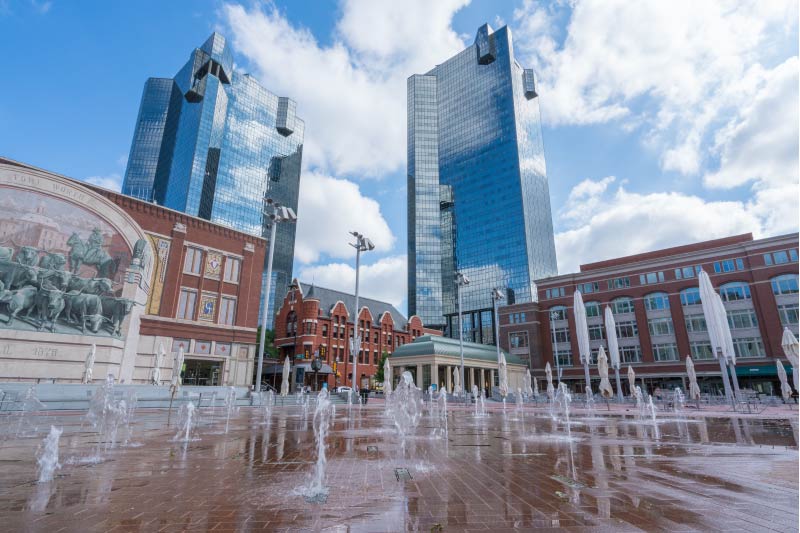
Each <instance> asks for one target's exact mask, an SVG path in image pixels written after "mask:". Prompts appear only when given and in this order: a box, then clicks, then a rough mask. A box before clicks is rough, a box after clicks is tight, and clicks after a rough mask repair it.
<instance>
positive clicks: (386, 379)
mask: <svg viewBox="0 0 800 533" xmlns="http://www.w3.org/2000/svg"><path fill="white" fill-rule="evenodd" d="M390 392H392V367H391V365H390V364H389V359H388V358H387V359H386V361H384V363H383V395H384V396H386V395H387V394H389V393H390Z"/></svg>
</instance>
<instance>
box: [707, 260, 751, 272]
mask: <svg viewBox="0 0 800 533" xmlns="http://www.w3.org/2000/svg"><path fill="white" fill-rule="evenodd" d="M736 270H744V260H742V258H741V257H737V258H736V259H725V260H724V261H716V262H715V263H714V272H716V273H720V272H734V271H736Z"/></svg>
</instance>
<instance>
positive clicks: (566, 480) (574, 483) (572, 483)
mask: <svg viewBox="0 0 800 533" xmlns="http://www.w3.org/2000/svg"><path fill="white" fill-rule="evenodd" d="M550 479H555V480H556V481H560V482H561V483H563V484H564V485H566V486H568V487H572V488H573V489H582V488H584V487H586V485H584V484H583V483H581V482H580V481H578V480H577V479H572V478H571V477H565V476H559V475H555V476H550Z"/></svg>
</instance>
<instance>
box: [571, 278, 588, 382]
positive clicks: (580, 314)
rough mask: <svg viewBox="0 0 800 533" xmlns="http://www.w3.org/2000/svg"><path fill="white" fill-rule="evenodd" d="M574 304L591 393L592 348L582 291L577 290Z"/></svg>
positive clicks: (585, 376)
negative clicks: (590, 365) (590, 363)
mask: <svg viewBox="0 0 800 533" xmlns="http://www.w3.org/2000/svg"><path fill="white" fill-rule="evenodd" d="M573 304H574V307H575V335H577V337H578V352H579V353H580V357H581V363H583V374H584V378H585V379H586V393H587V394H591V393H592V382H591V379H590V378H589V360H590V359H591V358H592V350H591V348H590V347H589V326H587V325H586V307H584V305H583V296H581V291H575V296H574V298H573Z"/></svg>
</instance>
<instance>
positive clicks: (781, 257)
mask: <svg viewBox="0 0 800 533" xmlns="http://www.w3.org/2000/svg"><path fill="white" fill-rule="evenodd" d="M789 261H797V248H792V249H790V250H780V251H778V252H772V253H770V254H764V264H765V265H767V266H770V265H773V264H775V265H783V264H785V263H788V262H789Z"/></svg>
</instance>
